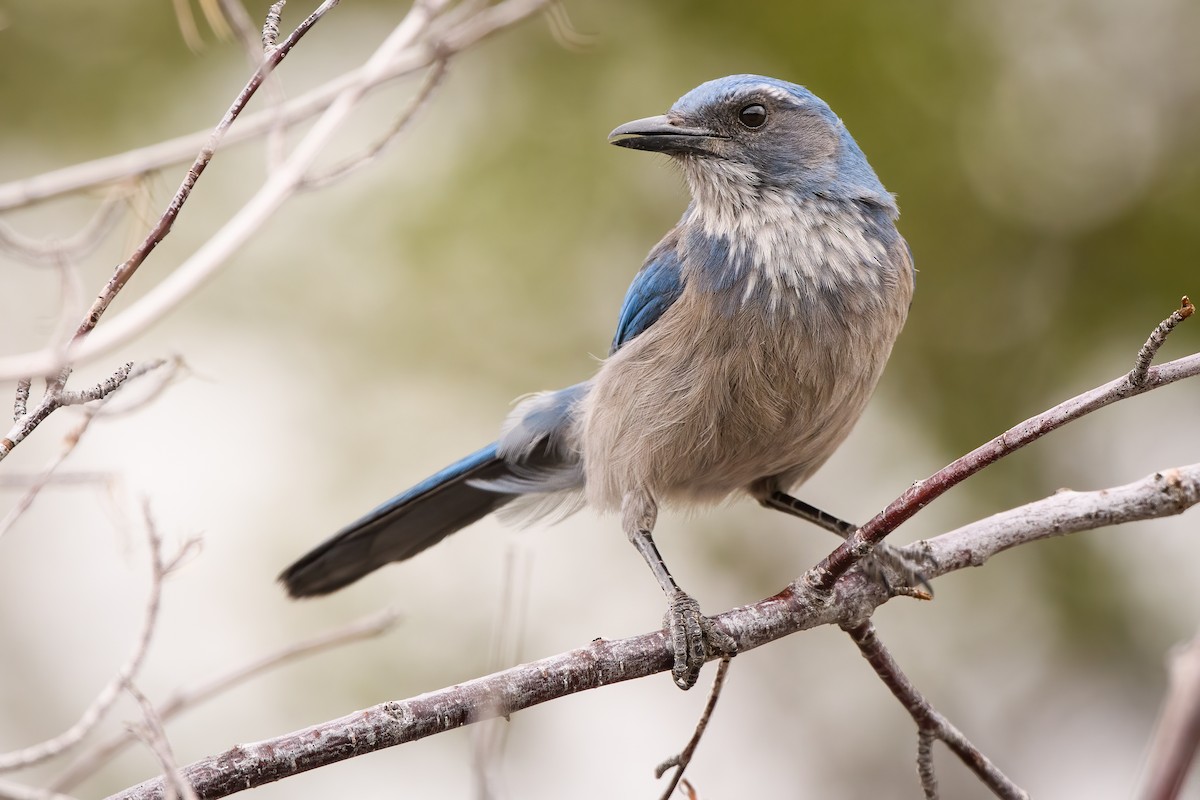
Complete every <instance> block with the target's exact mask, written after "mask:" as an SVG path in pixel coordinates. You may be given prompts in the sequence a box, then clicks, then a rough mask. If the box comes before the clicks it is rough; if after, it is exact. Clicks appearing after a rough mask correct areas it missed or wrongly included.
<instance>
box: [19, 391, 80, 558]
mask: <svg viewBox="0 0 1200 800" xmlns="http://www.w3.org/2000/svg"><path fill="white" fill-rule="evenodd" d="M97 410H98V409H94V408H85V409H84V410H83V414H82V415H81V416H80V419H79V424H77V425H76V426H75V427H74V428H73V429H71V431H70V432H69V433H68V434H67V435H66V436H65V437H63V445H62V447H61V448H60V449H59V451H58V453H57V454H56V455H55V456H54V458H52V459H50V463H48V464H47V465H46V466H45V467H43V468H42V471H41V472H39V473H38V474H37V476H36V478H35V479H34V480H33V482H32V483H31V484H30V485H29V488H28V489H27V490H26V491H25V494H23V495H21V497H20V499H18V500H17V502H16V503H15V504H14V505H13V507H12V508H10V509H9V510H8V513H7V514H5V515H4V519H3V520H0V537H3V536H4V534H6V533H8V532H9V531H10V530H12V527H13V525H15V524H16V523H17V520H19V519H20V518H21V517H22V516H24V514H25V512H26V511H28V510H29V507H30V506H32V505H33V501H34V500H36V499H37V497H38V495H39V494H41V493H42V489H44V488H46V485H47V484H48V483H50V480H51V479H52V478H53V477H54V473H55V472H57V471H58V468H59V467H61V466H62V465H63V462H64V461H66V460H67V457H68V456H70V455H71V453H73V452H75V447H76V446H77V445H78V444H79V440H80V439H82V438H83V434H84V433H86V432H87V429H88V427H89V426H91V424H92V420H94V419H95V418H96V411H97Z"/></svg>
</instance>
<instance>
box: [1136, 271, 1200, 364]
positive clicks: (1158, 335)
mask: <svg viewBox="0 0 1200 800" xmlns="http://www.w3.org/2000/svg"><path fill="white" fill-rule="evenodd" d="M1195 310H1196V307H1195V306H1194V305H1192V301H1191V300H1189V299H1188V296H1187V295H1186V294H1185V295H1184V296H1183V299H1182V300H1181V301H1180V302H1179V309H1178V310H1177V311H1173V312H1172V313H1171V316H1169V317H1167V318H1166V319H1164V320H1163V321H1162V322H1160V323H1158V327H1157V328H1155V329H1154V331H1153V332H1152V333H1151V334H1150V338H1149V339H1147V340H1146V343H1145V344H1144V345H1142V349H1141V350H1139V351H1138V354H1137V358H1136V359H1134V362H1133V369H1132V370H1130V372H1129V382H1130V383H1131V384H1132V385H1134V386H1144V385H1145V383H1146V373H1147V372H1149V370H1150V364H1151V362H1153V361H1154V356H1155V355H1157V354H1158V349H1159V348H1160V347H1162V346H1163V342H1165V341H1166V340H1167V336H1168V335H1169V334H1170V333H1171V331H1172V330H1174V329H1175V326H1176V325H1178V324H1179V323H1181V322H1183V321H1184V320H1185V319H1187V318H1188V317H1190V316H1191V315H1192V313H1193V312H1195Z"/></svg>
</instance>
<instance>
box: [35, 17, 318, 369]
mask: <svg viewBox="0 0 1200 800" xmlns="http://www.w3.org/2000/svg"><path fill="white" fill-rule="evenodd" d="M337 4H338V0H325V2H323V3H321V5H320V6H318V7H317V9H316V10H315V11H313V12H312V13H311V14H309V15H308V18H307V19H305V20H304V21H303V22H301V23H300V24H299V25H297V26H296V29H295V30H293V31H292V32H291V33H290V34H289V35H288V37H287V38H286V39H285V40H284V41H283V43H282V44H281V45H279V47H277V48H275V49H274V50H272V51H271V52H270V53H269V54H267V55H266V57H265V58H264V59H263V62H262V64H261V65H260V66H259V68H258V69H257V70H255V72H254V74H253V75H252V76H251V77H250V80H249V81H247V83H246V85H245V86H244V87H243V88H242V91H241V92H239V93H238V96H237V97H236V98H235V99H234V101H233V104H232V105H231V106H230V107H229V109H228V110H227V111H226V112H225V115H224V116H223V117H222V118H221V121H220V122H218V123H217V127H216V128H214V129H213V132H212V134H211V135H210V136H209V139H208V141H207V142H206V143H205V145H204V147H202V148H201V149H200V153H199V154H198V155H197V156H196V159H195V161H193V162H192V166H191V167H190V168H189V169H188V171H187V175H185V176H184V179H183V182H182V183H180V184H179V188H178V189H176V190H175V195H174V196H173V197H172V198H171V201H170V202H169V203H168V204H167V209H166V211H164V212H163V215H162V216H161V217H160V218H159V220H158V223H157V224H156V225H155V226H154V228H153V229H152V230H151V231H150V233H149V234H147V235H146V238H145V239H143V240H142V243H141V244H140V245H138V247H137V249H136V250H134V252H133V254H132V255H131V256H130V257H129V258H128V259H126V260H125V262H124V263H123V264H121V265H120V266H118V267H117V269H116V271H115V272H114V273H113V275H112V277H111V278H109V280H108V283H107V284H106V285H105V287H104V289H103V290H102V291H101V292H100V294H99V296H98V297H97V298H96V301H95V302H94V303H93V304H92V307H91V309H90V310H89V311H88V313H87V315H86V316H85V317H84V319H83V321H82V322H81V323H80V325H79V328H78V329H77V330H76V331H75V340H76V341H78V340H79V339H82V338H83V337H85V336H87V335H88V334H89V333H90V332H91V331H92V329H93V328H95V327H96V325H97V323H99V322H100V317H101V316H103V314H104V312H105V311H106V310H107V309H108V306H109V304H111V303H112V301H113V300H114V299H115V298H116V296H117V294H118V293H119V292H120V291H121V289H123V288H124V287H125V284H126V283H128V282H129V279H130V278H132V277H133V275H134V273H136V272H137V270H138V267H140V266H141V265H142V264H143V263H144V262H145V260H146V258H147V256H149V255H150V253H151V252H153V250H154V248H155V247H157V246H158V244H159V242H161V241H162V240H163V239H164V238H165V237H166V236H167V234H168V233H170V232H171V227H172V226H173V225H174V224H175V220H176V219H177V218H178V216H179V212H180V211H181V210H182V209H183V205H184V203H186V202H187V199H188V197H189V196H190V195H191V193H192V189H193V188H194V187H195V185H196V182H197V181H198V180H199V179H200V176H201V175H202V174H203V173H204V170H205V168H206V167H207V166H208V164H209V162H210V161H212V157H213V155H214V154H215V153H216V149H217V146H218V145H220V143H221V139H222V138H223V137H224V135H225V131H227V130H228V129H229V127H230V126H231V125H233V122H234V120H236V119H237V118H238V115H239V114H241V113H242V109H244V108H245V107H246V104H247V103H249V102H250V99H251V98H252V97H254V94H255V93H256V92H257V91H258V87H259V86H261V85H262V83H263V81H264V80H265V79H266V77H267V75H268V74H269V73H270V72H271V71H273V70H274V69H275V67H276V66H278V64H279V63H280V62H281V61H283V59H284V58H285V57H286V56H287V54H288V53H290V52H291V50H292V48H293V47H295V46H296V43H297V42H299V41H300V39H302V38H303V37H304V35H305V34H306V33H308V32H309V31H310V30H312V27H313V26H314V25H316V24H317V22H319V21H320V19H321V18H322V17H323V16H325V14H327V13H328V12H329V11H330V10H332V9H333V8H334V7H335V6H337ZM39 372H40V371H39V370H30V371H28V374H38V373H39Z"/></svg>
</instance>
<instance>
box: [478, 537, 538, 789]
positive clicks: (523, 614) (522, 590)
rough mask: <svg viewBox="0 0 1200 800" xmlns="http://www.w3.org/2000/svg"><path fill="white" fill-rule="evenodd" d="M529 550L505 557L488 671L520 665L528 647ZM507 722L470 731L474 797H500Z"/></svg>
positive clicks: (497, 721) (512, 546) (492, 722)
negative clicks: (522, 653) (501, 767)
mask: <svg viewBox="0 0 1200 800" xmlns="http://www.w3.org/2000/svg"><path fill="white" fill-rule="evenodd" d="M529 571H530V556H529V550H528V548H525V547H518V546H517V545H515V544H510V545H509V547H507V548H506V549H505V553H504V569H503V572H502V575H501V579H500V587H501V588H500V602H499V604H498V609H499V611H498V614H497V619H496V623H495V626H494V627H493V629H492V640H491V643H490V645H489V647H488V660H487V664H488V669H491V670H499V669H503V668H504V667H506V666H508V665H509V664H513V663H515V662H517V661H518V660H519V658H520V654H521V651H522V649H523V647H524V643H525V622H526V619H527V617H528V611H529V584H530V581H529ZM508 731H509V725H508V720H501V719H495V720H489V721H488V722H486V723H484V724H481V725H477V726H475V727H474V728H472V730H471V733H472V735H471V766H472V771H473V772H474V773H475V796H476V797H477V798H478V799H479V800H490V799H491V798H493V797H497V796H499V794H500V791H499V788H498V785H499V773H500V762H501V760H502V758H503V756H504V749H505V746H506V745H507V743H508Z"/></svg>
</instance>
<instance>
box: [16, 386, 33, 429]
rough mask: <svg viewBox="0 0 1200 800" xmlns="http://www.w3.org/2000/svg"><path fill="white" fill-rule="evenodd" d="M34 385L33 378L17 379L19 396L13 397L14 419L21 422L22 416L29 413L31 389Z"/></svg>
mask: <svg viewBox="0 0 1200 800" xmlns="http://www.w3.org/2000/svg"><path fill="white" fill-rule="evenodd" d="M32 386H33V379H31V378H21V380H19V381H17V396H16V397H15V398H14V399H13V421H14V422H19V421H20V420H21V417H23V416H25V415H26V414H27V413H28V406H29V390H30V388H32Z"/></svg>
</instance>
